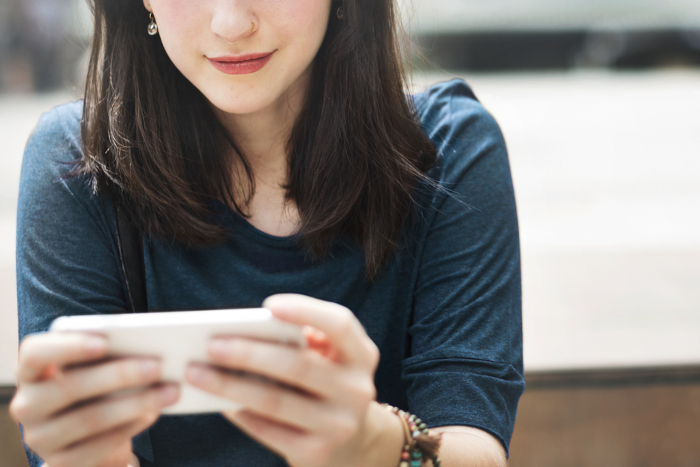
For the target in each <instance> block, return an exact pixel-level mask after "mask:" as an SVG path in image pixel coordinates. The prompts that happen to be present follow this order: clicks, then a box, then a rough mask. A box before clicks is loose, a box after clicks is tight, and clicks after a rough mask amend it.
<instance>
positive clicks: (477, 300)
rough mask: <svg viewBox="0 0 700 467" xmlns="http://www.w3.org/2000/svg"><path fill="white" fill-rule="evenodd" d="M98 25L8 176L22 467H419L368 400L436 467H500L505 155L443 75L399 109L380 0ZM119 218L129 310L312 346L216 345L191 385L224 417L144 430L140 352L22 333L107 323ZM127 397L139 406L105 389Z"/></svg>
mask: <svg viewBox="0 0 700 467" xmlns="http://www.w3.org/2000/svg"><path fill="white" fill-rule="evenodd" d="M94 13H95V24H96V29H95V36H94V44H93V53H92V57H91V63H90V72H89V76H88V81H87V87H86V94H85V100H84V103H83V102H78V103H74V104H69V105H66V106H62V107H59V108H57V109H54V110H53V111H51V112H50V113H49V114H47V115H45V116H44V117H43V118H42V120H41V122H40V124H39V126H38V128H37V130H36V131H35V133H34V135H33V136H32V138H31V139H30V141H29V143H28V146H27V150H26V153H25V159H24V165H23V171H22V185H21V190H20V204H19V216H18V244H17V251H18V301H19V310H20V311H19V313H20V335H21V337H23V338H24V337H25V336H27V335H29V334H32V333H39V334H34V335H31V336H29V337H27V338H26V339H24V340H23V342H22V345H21V347H20V363H19V371H18V380H19V388H18V392H17V395H16V396H15V399H14V400H13V402H12V405H11V411H12V414H13V416H14V417H15V418H16V419H17V420H18V421H19V422H20V423H21V424H22V425H23V434H24V440H25V443H26V445H27V446H28V447H29V448H30V449H31V450H32V451H33V453H30V460H31V463H32V465H33V466H36V465H41V463H42V461H43V462H46V464H47V465H48V466H50V467H62V466H68V465H70V466H95V465H100V466H120V467H121V466H124V465H126V464H127V463H129V462H130V463H132V464H133V465H137V464H140V465H142V466H146V465H158V466H160V465H163V466H195V465H202V466H205V465H206V466H213V465H222V466H223V465H255V466H258V465H259V466H273V465H286V464H285V462H286V463H287V464H289V465H292V466H300V467H301V466H345V465H347V466H360V465H361V466H375V465H376V466H391V465H397V466H398V465H408V464H409V463H411V465H417V464H421V463H422V464H423V465H430V464H431V463H433V464H436V463H438V462H437V461H436V460H426V459H427V458H429V457H432V456H428V455H425V454H426V453H425V452H422V451H420V450H421V449H424V450H427V449H428V447H421V446H422V445H421V446H419V445H417V444H415V443H414V441H413V440H412V438H411V436H412V435H411V434H410V433H409V435H408V437H406V435H405V434H404V429H405V427H406V426H408V425H407V423H409V422H407V421H406V419H405V416H404V415H402V412H398V413H397V412H396V410H394V411H389V410H386V408H385V407H383V406H382V405H380V402H383V403H388V404H391V406H395V407H399V408H401V409H404V410H410V411H412V412H414V413H415V414H416V415H417V416H419V417H422V419H423V420H424V421H425V423H426V424H427V426H428V427H431V428H432V429H431V432H430V436H437V435H440V434H442V444H441V446H440V450H439V455H440V458H441V459H442V465H444V466H448V467H457V466H482V465H503V464H504V463H505V457H506V450H507V446H508V442H509V440H510V436H511V433H512V429H513V424H514V420H515V412H516V408H517V401H518V398H519V396H520V394H521V393H522V390H523V377H522V358H521V352H522V345H521V340H522V339H521V324H520V270H519V253H518V237H517V235H518V234H517V222H516V216H515V205H514V200H513V191H512V185H511V181H510V173H509V169H508V161H507V156H506V151H505V145H504V142H503V139H502V137H501V134H500V132H499V130H498V127H497V125H496V124H495V122H494V121H493V119H492V118H491V117H490V116H489V115H488V114H487V113H486V112H485V111H484V110H483V108H482V107H481V106H480V105H479V104H478V103H477V102H476V101H475V100H474V99H472V97H471V92H470V91H469V89H468V88H467V87H466V85H465V84H464V83H462V82H459V81H453V82H450V83H443V84H440V85H436V86H434V87H432V88H431V89H429V90H428V91H426V92H424V93H422V94H420V95H418V96H414V97H413V98H406V96H405V94H404V81H403V75H402V71H401V66H400V65H401V57H400V54H399V51H398V45H397V42H396V37H395V32H394V31H395V24H394V18H395V15H394V6H393V4H392V1H391V0H343V1H342V2H338V1H333V2H332V1H331V0H301V1H300V0H274V1H272V0H245V1H244V0H241V1H233V0H230V1H224V0H205V1H198V2H185V1H181V0H150V1H149V0H143V3H141V2H138V1H137V0H119V1H117V0H95V2H94ZM117 204H118V205H121V206H122V207H124V209H125V211H127V212H128V213H129V215H130V218H131V221H132V222H133V224H134V225H136V226H137V227H138V228H139V229H140V230H141V231H142V232H143V233H144V235H143V249H144V269H145V276H146V286H147V294H148V306H149V309H150V310H152V311H164V310H186V309H207V308H223V307H235V306H250V305H259V304H260V303H261V302H262V303H263V305H264V306H266V307H268V308H270V309H271V310H272V311H273V313H274V314H275V315H276V316H278V317H279V318H281V319H284V320H287V321H291V322H294V323H298V324H300V325H304V326H309V327H310V328H311V329H314V330H315V331H314V333H312V334H310V343H311V344H312V345H311V346H310V348H309V349H307V350H291V349H289V348H286V347H281V346H278V345H274V344H269V343H261V342H254V341H251V340H245V339H217V340H214V341H212V343H211V345H210V347H209V349H208V350H209V355H210V357H211V360H212V365H211V366H194V365H193V366H191V367H190V368H189V369H188V374H187V378H188V380H189V382H190V383H192V384H194V385H196V386H199V387H200V388H202V389H204V390H207V391H210V392H212V393H215V394H220V395H223V396H226V397H232V398H235V400H237V401H239V402H242V403H243V404H244V406H245V407H246V408H245V409H244V410H241V411H238V412H231V413H223V414H214V415H212V414H207V415H196V416H180V417H160V418H158V416H159V412H160V410H161V408H162V407H164V406H167V405H169V404H172V403H174V401H175V400H176V399H177V397H178V396H177V388H175V387H171V386H169V385H159V384H157V381H158V379H159V378H158V374H159V367H158V362H155V361H151V360H149V359H145V358H144V359H137V358H129V359H121V360H118V361H104V360H103V357H104V355H105V346H106V343H105V341H104V340H103V339H100V338H96V337H94V336H93V337H90V336H86V335H81V334H61V335H52V334H51V333H49V334H41V333H40V332H41V331H45V330H46V329H48V326H49V325H50V323H51V321H52V320H53V319H55V318H56V317H58V316H61V315H72V314H91V313H113V312H120V311H122V312H123V311H124V310H126V309H127V302H126V299H125V294H124V292H123V286H122V283H123V278H122V274H121V271H120V268H119V259H118V253H117V251H118V250H117V246H116V240H115V229H114V218H113V215H112V212H113V209H112V208H113V205H117ZM281 293H282V294H281ZM290 293H293V294H290ZM263 300H264V301H263ZM349 310H352V312H351V311H349ZM380 355H381V358H380ZM231 370H242V371H245V372H251V373H257V374H261V375H263V376H265V377H267V378H268V379H267V380H261V379H259V378H258V379H250V378H245V377H242V376H240V375H241V373H240V371H231ZM270 379H271V380H276V381H278V382H282V383H284V384H283V385H280V384H275V383H271V382H269V380H270ZM126 388H140V389H143V390H142V391H136V392H131V393H129V394H130V395H121V396H119V397H112V398H104V397H103V396H105V395H109V394H111V393H113V392H116V391H120V390H123V389H126ZM411 423H412V422H411ZM146 429H148V430H147V431H144V430H146ZM139 433H140V434H139ZM137 434H138V436H136V435H137ZM421 436H422V435H421ZM132 437H134V440H133V445H132V441H131V438H132ZM406 445H408V448H406ZM419 451H420V452H419ZM415 452H418V454H419V455H418V458H416V457H411V456H413V453H415ZM34 453H35V454H34ZM407 457H408V459H406V458H407ZM424 457H425V459H424Z"/></svg>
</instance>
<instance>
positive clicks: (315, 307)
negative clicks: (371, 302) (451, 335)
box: [187, 294, 401, 467]
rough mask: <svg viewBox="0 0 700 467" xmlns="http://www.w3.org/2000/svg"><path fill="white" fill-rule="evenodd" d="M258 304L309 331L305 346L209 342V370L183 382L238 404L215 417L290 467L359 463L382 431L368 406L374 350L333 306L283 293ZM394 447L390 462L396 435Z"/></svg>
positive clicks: (347, 314)
mask: <svg viewBox="0 0 700 467" xmlns="http://www.w3.org/2000/svg"><path fill="white" fill-rule="evenodd" d="M263 306H264V307H265V308H268V309H270V310H271V311H272V313H273V314H274V315H275V316H276V317H277V318H279V319H282V320H284V321H288V322H291V323H294V324H298V325H301V326H308V327H310V328H312V329H313V331H312V332H311V333H310V334H309V342H310V346H309V347H308V348H306V349H301V348H294V347H290V346H287V345H283V344H275V343H270V342H261V341H255V340H251V339H245V338H216V339H214V340H212V342H211V343H210V346H209V356H210V358H211V361H212V363H213V365H215V366H207V365H196V364H191V365H190V367H189V368H188V372H187V379H188V381H189V382H190V383H191V384H193V385H195V386H197V387H199V388H201V389H204V390H206V391H208V392H211V393H214V394H218V395H221V396H224V397H228V398H231V399H233V400H235V401H237V402H240V403H241V404H242V405H243V406H244V407H245V408H244V409H241V410H239V411H235V412H225V413H224V414H223V415H224V416H225V417H226V418H228V419H229V420H230V421H231V422H233V423H235V424H236V425H237V426H238V427H239V428H240V429H241V430H243V431H244V432H246V433H247V434H248V435H249V436H251V437H252V438H253V439H255V440H256V441H258V442H259V443H261V444H263V445H264V446H266V447H267V448H269V449H271V450H272V451H274V452H276V453H278V454H279V455H280V456H282V457H284V458H285V460H286V461H287V462H288V463H289V464H290V465H292V466H297V467H301V466H304V467H315V466H327V465H333V466H358V465H367V464H366V462H367V461H368V460H369V459H368V458H367V457H366V456H367V455H369V453H370V452H371V451H372V450H373V449H374V450H375V451H376V444H377V442H378V440H379V439H380V438H382V436H381V434H380V433H378V432H377V430H379V429H380V427H383V428H384V429H386V427H387V423H386V420H387V418H384V419H383V422H382V420H380V418H381V417H385V415H384V414H386V411H384V410H382V409H381V407H380V406H379V405H378V404H377V403H376V402H374V400H375V397H376V390H375V387H374V373H375V371H376V368H377V364H378V363H379V351H378V349H377V346H376V345H375V344H374V343H373V342H372V340H371V339H370V338H369V336H367V334H366V333H365V331H364V329H363V327H362V325H361V324H360V322H359V321H358V320H357V319H356V318H355V316H354V315H353V314H352V312H351V311H350V310H348V309H347V308H345V307H343V306H341V305H337V304H335V303H330V302H324V301H321V300H317V299H314V298H310V297H306V296H302V295H292V294H285V295H275V296H272V297H270V298H268V299H267V300H265V302H264V303H263ZM229 370H234V372H231V371H229ZM237 371H243V372H249V373H253V374H258V375H261V376H263V377H265V378H269V380H274V381H269V380H267V379H262V378H261V379H256V378H250V377H246V376H242V375H240V373H239V374H236V373H235V372H237ZM275 381H276V382H275ZM279 383H282V384H279ZM396 423H398V422H396ZM396 433H399V432H398V431H397V432H396ZM396 436H398V434H397V435H396ZM396 436H395V437H394V438H396ZM384 439H385V440H386V439H387V438H386V437H384ZM388 439H393V438H391V437H388ZM395 443H397V446H396V461H397V462H398V454H399V453H400V451H401V442H400V441H399V438H396V439H395ZM392 444H393V443H392ZM383 449H385V450H386V446H384V447H383Z"/></svg>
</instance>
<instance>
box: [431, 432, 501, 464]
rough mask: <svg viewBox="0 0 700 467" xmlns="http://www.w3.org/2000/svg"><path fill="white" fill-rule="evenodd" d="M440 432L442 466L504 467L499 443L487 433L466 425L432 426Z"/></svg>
mask: <svg viewBox="0 0 700 467" xmlns="http://www.w3.org/2000/svg"><path fill="white" fill-rule="evenodd" d="M431 431H433V432H437V433H442V444H441V446H440V452H439V456H440V460H441V461H442V467H506V466H507V465H508V462H507V461H506V455H505V452H504V450H503V446H502V445H501V443H500V442H499V441H498V440H497V439H496V438H494V437H493V436H492V435H490V434H489V433H486V432H485V431H482V430H479V429H477V428H472V427H468V426H449V427H440V428H434V429H432V430H431Z"/></svg>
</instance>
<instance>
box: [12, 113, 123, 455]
mask: <svg viewBox="0 0 700 467" xmlns="http://www.w3.org/2000/svg"><path fill="white" fill-rule="evenodd" d="M81 111H82V106H80V105H79V103H75V104H68V105H64V106H60V107H57V108H56V109H54V110H52V111H51V112H49V113H47V114H45V115H44V116H42V118H41V120H40V122H39V124H38V126H37V128H36V129H35V131H34V133H33V134H32V136H31V137H30V139H29V141H28V143H27V146H26V149H25V153H24V159H23V162H22V173H21V179H20V192H19V204H18V209H17V302H18V314H19V337H20V340H22V339H23V338H24V337H26V336H27V335H28V334H32V333H37V332H44V331H47V330H48V328H49V326H50V325H51V322H52V321H53V320H54V319H55V318H57V317H59V316H64V315H85V314H95V313H113V312H115V311H119V310H124V309H125V302H124V295H123V291H122V285H121V278H120V275H119V269H118V264H117V262H116V261H115V258H116V257H117V256H116V249H115V248H116V247H115V245H116V242H115V239H114V237H113V233H112V230H111V229H110V225H111V222H112V219H111V218H110V217H109V216H108V215H107V214H105V213H106V212H107V213H109V212H111V211H110V210H109V209H107V208H106V205H105V203H107V202H108V201H106V200H103V199H101V198H100V197H97V196H93V195H92V193H91V189H90V187H89V184H88V183H87V181H86V180H85V179H84V178H81V177H72V178H71V177H69V178H67V177H66V176H65V175H66V174H67V173H68V172H69V171H70V169H71V168H72V167H73V163H74V161H75V160H76V159H77V158H78V157H80V141H79V134H80V131H79V128H80V115H81ZM28 457H29V461H30V464H31V466H32V467H37V466H39V465H41V463H42V461H41V460H40V459H39V458H38V457H36V456H35V455H34V454H32V453H31V452H28Z"/></svg>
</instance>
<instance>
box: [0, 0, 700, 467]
mask: <svg viewBox="0 0 700 467" xmlns="http://www.w3.org/2000/svg"><path fill="white" fill-rule="evenodd" d="M400 4H401V10H402V12H403V18H404V23H405V25H406V28H407V30H408V31H409V32H410V37H411V40H412V48H411V51H412V69H413V73H412V86H413V88H414V90H421V89H424V88H425V87H427V86H428V85H430V84H432V83H434V82H437V81H441V80H445V79H450V78H453V77H461V78H464V79H465V80H466V81H467V82H468V83H469V84H470V85H471V86H472V88H473V89H474V91H475V93H476V95H477V96H478V97H479V99H480V100H481V102H482V103H483V104H484V106H485V107H486V108H487V109H488V110H490V111H491V112H492V114H493V115H494V116H495V117H496V119H497V120H498V122H499V123H500V125H501V128H502V130H503V132H504V134H505V138H506V142H507V144H508V148H509V153H510V161H511V168H512V172H513V180H514V184H515V190H516V197H517V202H518V209H519V217H520V230H521V246H522V267H523V299H524V301H523V319H524V338H525V370H526V379H527V382H528V388H527V390H526V393H525V395H524V396H523V398H522V399H521V404H520V409H519V414H518V420H517V423H516V430H515V434H514V437H513V441H512V444H511V459H510V465H511V466H515V467H518V466H538V467H547V466H552V467H554V466H688V467H690V466H700V441H699V440H700V114H699V112H698V109H700V0H664V1H660V0H405V1H401V2H400ZM90 22H91V21H90V14H89V11H88V10H87V8H86V7H85V5H84V4H83V1H82V0H2V3H1V4H0V139H2V141H3V152H2V159H0V164H2V165H1V166H0V241H1V243H0V245H1V246H0V320H1V321H0V323H1V325H0V404H2V409H1V410H0V465H2V466H3V467H5V466H7V467H16V466H26V460H24V457H23V453H22V451H21V444H20V442H19V437H18V433H17V429H16V427H15V426H14V424H13V423H12V421H11V420H10V419H9V417H8V416H7V410H6V404H7V402H8V401H9V399H10V398H11V396H12V394H13V392H14V376H13V372H14V368H15V366H16V347H17V318H16V296H15V279H14V241H15V231H14V229H15V210H16V202H17V189H18V177H19V170H20V164H21V157H22V151H23V147H24V144H25V142H26V139H27V137H28V136H29V134H30V132H31V130H32V128H33V127H34V125H35V124H36V122H37V120H38V118H39V115H40V114H41V113H42V112H45V111H47V110H49V109H50V108H51V107H53V106H54V105H57V104H59V103H62V102H67V101H69V100H74V99H76V98H79V96H80V93H81V83H82V80H83V76H84V72H85V71H84V70H85V62H86V58H85V54H86V51H87V47H88V44H89V36H90V29H91V26H90ZM144 33H145V32H144Z"/></svg>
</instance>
